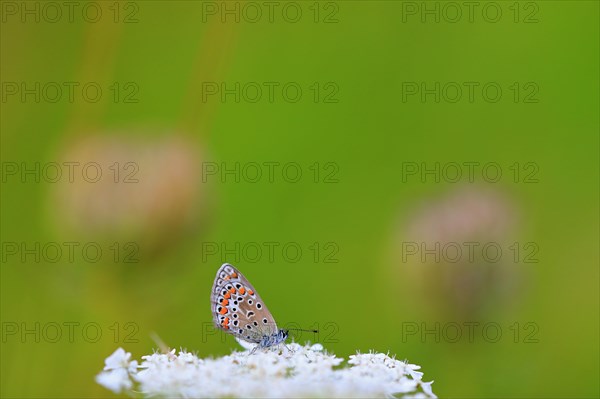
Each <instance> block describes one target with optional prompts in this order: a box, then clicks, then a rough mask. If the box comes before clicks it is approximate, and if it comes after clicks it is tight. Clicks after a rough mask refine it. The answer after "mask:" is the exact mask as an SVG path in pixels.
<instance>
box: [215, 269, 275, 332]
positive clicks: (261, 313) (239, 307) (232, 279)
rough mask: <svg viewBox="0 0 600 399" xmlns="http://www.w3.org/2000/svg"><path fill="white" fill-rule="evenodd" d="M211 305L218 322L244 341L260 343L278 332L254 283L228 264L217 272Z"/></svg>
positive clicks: (226, 330) (217, 323)
mask: <svg viewBox="0 0 600 399" xmlns="http://www.w3.org/2000/svg"><path fill="white" fill-rule="evenodd" d="M211 306H212V312H213V321H214V323H215V325H216V326H217V327H218V328H220V329H222V330H224V331H225V332H228V333H230V334H233V335H235V336H236V337H238V338H240V339H243V340H245V341H248V342H253V343H259V342H260V341H261V339H262V338H263V337H264V336H265V335H267V336H269V335H272V334H274V333H276V332H277V325H276V324H275V320H274V319H273V316H272V315H271V312H269V310H268V309H267V307H266V305H265V304H264V302H263V300H262V299H261V297H260V296H259V295H258V293H257V292H256V290H255V289H254V287H253V286H252V284H250V282H249V281H248V279H246V277H244V275H243V274H242V273H240V271H239V270H237V269H236V268H235V267H233V266H232V265H230V264H229V263H225V264H223V265H222V266H221V267H220V268H219V270H218V271H217V275H216V277H215V282H214V284H213V290H212V293H211Z"/></svg>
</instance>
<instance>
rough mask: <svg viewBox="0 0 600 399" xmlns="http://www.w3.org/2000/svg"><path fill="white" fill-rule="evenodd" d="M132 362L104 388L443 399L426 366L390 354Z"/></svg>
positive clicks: (277, 351) (117, 361)
mask: <svg viewBox="0 0 600 399" xmlns="http://www.w3.org/2000/svg"><path fill="white" fill-rule="evenodd" d="M288 348H289V349H288ZM130 357H131V355H130V354H129V353H126V352H125V351H123V350H122V349H118V350H117V351H116V352H115V353H113V354H112V355H111V356H109V358H107V359H106V367H105V371H103V372H102V373H100V374H99V375H98V376H97V377H96V381H97V382H98V383H99V384H101V385H103V386H105V387H106V388H108V389H110V390H112V391H113V392H116V393H120V392H122V391H123V390H125V391H129V393H132V394H133V393H134V392H137V393H140V392H141V393H142V394H143V395H144V396H145V397H150V396H166V397H178V398H189V397H255V398H258V397H283V398H289V397H307V396H310V397H389V396H391V395H394V396H396V397H406V398H409V397H410V398H435V397H436V396H435V395H434V394H433V391H432V390H431V383H430V382H428V383H425V382H422V381H421V377H422V375H423V374H422V373H420V372H416V371H415V370H416V369H418V368H419V367H418V366H415V365H410V364H407V363H406V362H401V361H399V360H396V359H393V358H391V357H389V356H388V355H386V354H384V353H365V354H360V353H359V354H356V355H353V356H350V359H349V360H348V361H347V363H346V364H345V365H344V366H343V367H341V368H339V367H337V366H340V365H341V364H342V363H343V362H344V359H342V358H338V357H336V356H335V355H333V354H330V353H328V352H326V351H325V350H324V349H323V346H322V345H321V344H315V345H312V346H310V345H306V346H301V345H299V344H296V343H291V344H289V345H287V346H286V345H281V346H280V347H275V348H269V349H264V350H261V349H259V350H257V351H256V352H255V353H250V351H245V352H233V353H232V354H230V355H227V356H223V357H219V358H204V359H201V358H198V357H197V356H196V355H194V354H192V353H189V352H186V351H184V350H180V351H179V353H176V352H175V351H174V350H173V351H171V352H168V353H166V354H160V353H154V354H152V355H147V356H142V359H143V361H142V364H141V365H140V366H139V367H137V363H136V362H131V361H130V360H129V359H130ZM134 363H135V366H136V367H132V364H134Z"/></svg>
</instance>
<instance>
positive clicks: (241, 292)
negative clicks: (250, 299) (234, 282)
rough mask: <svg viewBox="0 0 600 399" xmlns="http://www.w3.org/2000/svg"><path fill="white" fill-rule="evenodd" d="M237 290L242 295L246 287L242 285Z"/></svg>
mask: <svg viewBox="0 0 600 399" xmlns="http://www.w3.org/2000/svg"><path fill="white" fill-rule="evenodd" d="M238 292H239V293H240V294H242V295H244V292H246V289H245V288H244V287H242V288H240V289H239V290H238Z"/></svg>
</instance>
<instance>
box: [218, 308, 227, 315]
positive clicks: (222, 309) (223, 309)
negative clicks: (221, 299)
mask: <svg viewBox="0 0 600 399" xmlns="http://www.w3.org/2000/svg"><path fill="white" fill-rule="evenodd" d="M219 313H220V314H225V313H227V308H221V311H220V312H219Z"/></svg>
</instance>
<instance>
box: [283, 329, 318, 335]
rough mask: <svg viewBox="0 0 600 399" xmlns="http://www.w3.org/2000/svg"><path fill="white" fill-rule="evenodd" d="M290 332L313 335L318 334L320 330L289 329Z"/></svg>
mask: <svg viewBox="0 0 600 399" xmlns="http://www.w3.org/2000/svg"><path fill="white" fill-rule="evenodd" d="M287 330H288V331H304V332H311V333H315V334H318V333H319V330H305V329H303V328H288V329H287Z"/></svg>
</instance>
